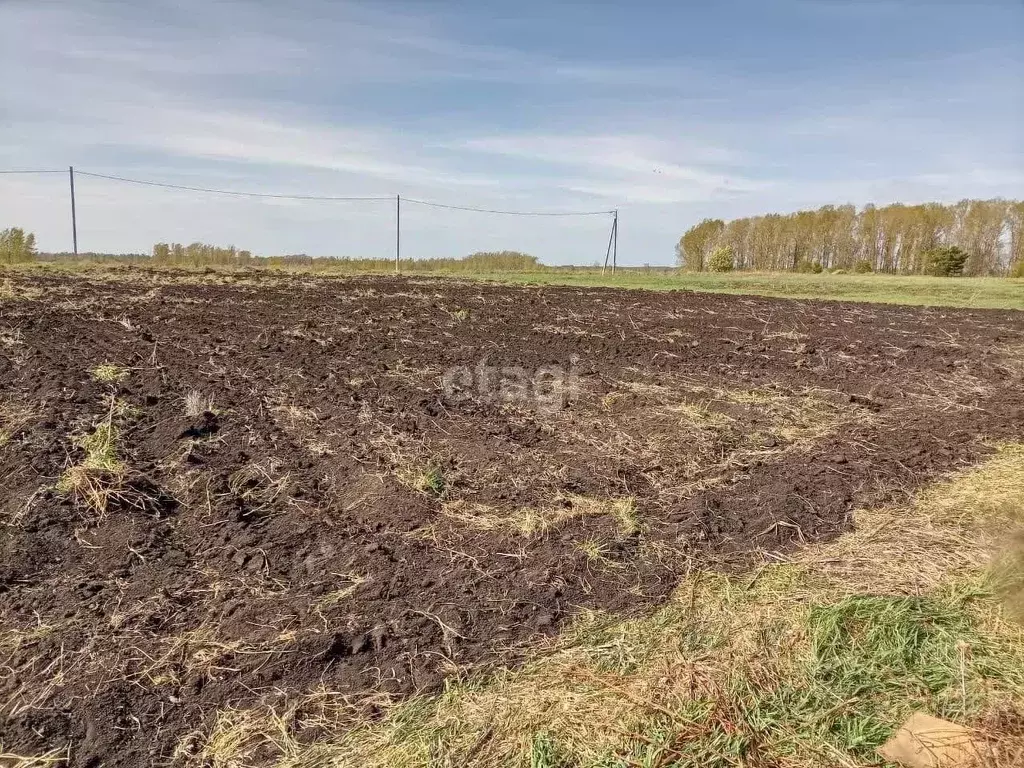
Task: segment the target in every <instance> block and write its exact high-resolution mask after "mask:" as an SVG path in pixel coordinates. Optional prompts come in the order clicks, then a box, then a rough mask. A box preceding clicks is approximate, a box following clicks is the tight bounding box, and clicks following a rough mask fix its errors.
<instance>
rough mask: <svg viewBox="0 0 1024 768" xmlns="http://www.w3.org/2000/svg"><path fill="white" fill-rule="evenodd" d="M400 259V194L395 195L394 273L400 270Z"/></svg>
mask: <svg viewBox="0 0 1024 768" xmlns="http://www.w3.org/2000/svg"><path fill="white" fill-rule="evenodd" d="M401 261H402V196H401V195H395V274H396V275H397V274H398V273H399V272H400V271H401V267H400V266H399V265H400V264H401Z"/></svg>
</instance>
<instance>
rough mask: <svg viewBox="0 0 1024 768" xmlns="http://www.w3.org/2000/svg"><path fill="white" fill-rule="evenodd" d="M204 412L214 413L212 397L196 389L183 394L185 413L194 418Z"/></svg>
mask: <svg viewBox="0 0 1024 768" xmlns="http://www.w3.org/2000/svg"><path fill="white" fill-rule="evenodd" d="M204 413H214V409H213V398H212V397H210V396H209V395H204V394H203V393H202V392H199V391H198V390H195V389H193V390H191V391H190V392H189V393H188V394H187V395H185V415H186V416H188V417H189V418H191V419H194V418H196V417H197V416H202V415H203V414H204Z"/></svg>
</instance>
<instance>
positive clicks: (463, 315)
mask: <svg viewBox="0 0 1024 768" xmlns="http://www.w3.org/2000/svg"><path fill="white" fill-rule="evenodd" d="M452 317H454V318H455V319H456V320H458V321H459V322H460V323H464V322H466V321H467V320H469V317H470V312H469V310H468V309H466V308H465V307H459V309H456V310H455V311H454V312H452Z"/></svg>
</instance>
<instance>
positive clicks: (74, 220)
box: [68, 165, 78, 256]
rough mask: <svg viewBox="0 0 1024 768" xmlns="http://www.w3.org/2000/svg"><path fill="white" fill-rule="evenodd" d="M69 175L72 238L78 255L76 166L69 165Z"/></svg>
mask: <svg viewBox="0 0 1024 768" xmlns="http://www.w3.org/2000/svg"><path fill="white" fill-rule="evenodd" d="M68 177H69V178H70V180H71V240H72V243H73V244H74V248H75V256H78V217H77V216H76V215H75V166H73V165H69V166H68Z"/></svg>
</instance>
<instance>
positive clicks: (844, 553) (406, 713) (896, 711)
mask: <svg viewBox="0 0 1024 768" xmlns="http://www.w3.org/2000/svg"><path fill="white" fill-rule="evenodd" d="M1022 509H1024V445H1011V446H1005V447H1003V448H1001V449H1000V450H999V451H998V452H997V453H996V454H995V455H994V456H993V457H992V458H991V459H990V460H989V461H988V462H986V463H985V464H983V465H981V466H980V467H978V468H976V469H973V470H970V471H967V472H964V473H962V474H960V475H958V476H955V477H953V478H951V479H950V480H949V481H948V482H944V483H940V484H938V485H935V486H933V487H931V488H929V489H926V490H925V491H924V492H922V493H921V494H920V495H919V497H918V499H917V502H916V503H915V504H914V505H913V506H912V507H909V508H883V509H874V510H861V511H860V512H859V513H858V515H857V530H856V531H855V532H853V533H851V534H849V535H847V536H844V537H842V538H840V539H838V540H837V541H834V542H832V543H829V544H825V545H821V546H815V547H810V548H808V549H807V550H805V551H804V552H802V553H799V554H798V555H797V556H796V557H795V558H794V559H793V560H791V561H789V562H785V563H778V562H772V563H766V564H765V565H764V566H763V567H762V568H760V569H759V570H757V571H755V572H754V573H753V574H749V575H746V576H738V577H727V576H723V575H720V574H713V573H708V572H694V573H693V574H691V575H690V577H689V578H688V579H687V580H686V581H685V582H684V583H683V585H682V586H681V587H680V588H679V589H678V591H677V592H676V593H675V595H674V596H673V599H672V600H671V601H670V602H669V603H668V604H667V605H665V606H664V607H663V608H661V609H660V610H658V611H656V612H655V613H654V614H653V615H649V616H642V617H637V618H633V619H626V620H623V619H620V618H616V617H611V616H604V615H600V614H593V613H592V614H585V615H583V616H581V617H580V618H579V619H578V621H577V622H576V623H575V624H574V625H573V627H571V628H570V630H569V631H567V632H566V633H564V634H563V636H562V637H561V638H560V639H558V640H556V641H553V642H552V644H551V645H550V646H548V647H545V648H538V650H537V655H536V657H535V659H534V660H533V661H532V662H530V663H528V664H527V665H526V666H525V667H523V668H520V669H518V670H505V671H500V672H498V673H496V674H493V675H491V676H490V677H488V678H486V679H474V680H468V681H460V682H456V683H452V684H450V685H449V686H448V688H447V689H446V690H445V692H444V693H442V694H441V695H439V696H437V697H433V698H416V699H413V700H411V701H409V702H405V703H402V704H396V705H394V706H391V707H390V708H386V713H385V715H384V716H383V717H381V718H378V719H375V720H368V719H366V718H365V717H364V716H363V713H362V710H361V709H360V707H359V706H358V705H357V704H356V703H354V702H351V701H349V700H347V699H345V698H344V697H342V696H340V695H337V694H331V693H330V692H327V691H322V690H320V691H315V692H313V693H311V694H309V695H308V696H306V697H297V698H295V699H294V700H293V701H292V702H291V704H290V705H288V706H287V707H285V708H281V709H277V710H274V711H270V710H244V711H239V710H231V709H227V710H223V711H221V712H220V713H219V714H218V717H217V720H216V722H215V723H214V725H213V727H212V729H211V731H210V732H208V733H204V734H192V736H191V737H190V739H189V740H188V742H187V744H183V747H182V751H181V753H180V754H179V758H180V762H182V763H183V764H185V763H187V764H194V763H203V764H206V765H211V766H224V767H225V768H226V767H227V766H240V765H246V764H248V763H247V760H248V759H249V758H250V757H251V756H252V755H254V754H256V751H257V750H260V751H261V753H265V751H266V750H268V749H269V750H270V751H271V752H272V753H273V754H275V755H276V756H277V758H276V762H275V764H276V765H277V766H280V767H282V768H283V767H284V766H288V767H290V768H314V766H316V767H319V766H327V765H330V766H389V767H391V766H398V767H402V766H407V767H410V768H411V767H412V766H427V765H437V766H460V767H461V766H488V767H490V766H506V765H509V766H524V767H525V766H531V768H545V767H547V768H554V766H594V767H595V768H597V767H598V766H601V767H602V768H611V767H612V766H645V767H646V768H657V767H663V766H669V765H672V766H698V765H700V766H703V765H718V766H768V765H771V766H783V767H784V768H810V767H811V766H867V765H875V764H877V759H876V758H875V757H874V753H873V749H874V747H875V746H877V744H878V743H880V741H881V740H883V739H884V738H885V737H886V736H887V735H888V734H889V733H891V732H892V730H893V729H894V728H895V727H896V726H897V725H898V724H899V722H900V721H901V720H902V719H903V718H904V717H905V716H906V715H907V714H909V712H910V711H912V710H914V709H917V708H923V709H926V710H929V711H932V712H934V713H935V714H938V715H939V716H944V717H948V718H950V719H953V720H957V721H960V722H965V723H967V724H970V725H974V726H977V727H979V728H981V729H982V730H983V732H984V734H985V736H986V737H988V738H989V739H990V740H992V742H993V743H995V744H996V746H995V747H994V748H995V749H997V750H1001V751H1000V752H998V755H1001V757H998V759H997V762H995V763H994V764H996V765H1000V764H1001V765H1010V764H1011V763H1010V762H1007V761H1008V760H1012V759H1013V757H1012V756H1011V755H1012V754H1015V753H1013V752H1012V749H1013V748H1015V747H1016V746H1018V745H1015V744H1014V742H1013V740H1014V736H1013V734H1009V733H1006V732H1003V731H1001V730H1000V728H999V726H998V722H999V715H1000V713H1003V714H1005V713H1012V712H1013V711H1015V710H1016V711H1020V709H1021V708H1022V707H1024V630H1022V628H1021V627H1020V626H1019V625H1017V624H1014V623H1012V622H1011V621H1009V620H1008V619H1007V615H1006V611H1005V608H1004V603H1003V602H1001V601H1000V600H999V599H998V596H999V594H1000V592H999V589H998V587H999V584H1000V578H999V576H998V574H999V572H1000V569H999V568H998V567H997V564H998V563H999V562H1001V561H1005V557H1002V556H1001V554H1000V552H1001V550H1005V544H1006V542H1008V541H1010V540H1012V537H1011V536H1008V535H1007V532H1008V530H1009V528H1010V526H1013V527H1016V528H1019V527H1020V526H1021V525H1022V523H1024V520H1022V512H1021V510H1022ZM488 524H490V519H489V518H488ZM1002 581H1003V583H1005V580H1002ZM1004 594H1005V593H1004ZM1009 597H1010V598H1012V597H1013V595H1012V594H1010V595H1009ZM378 703H379V702H378ZM299 713H301V715H300V714H299ZM993 724H995V725H993ZM305 733H317V734H320V735H321V737H320V738H317V739H314V740H313V741H312V742H310V741H308V740H307V739H305V738H304V734H305ZM186 755H187V760H186V759H185V757H186ZM998 760H1002V761H1003V762H1002V763H999V762H998Z"/></svg>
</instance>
